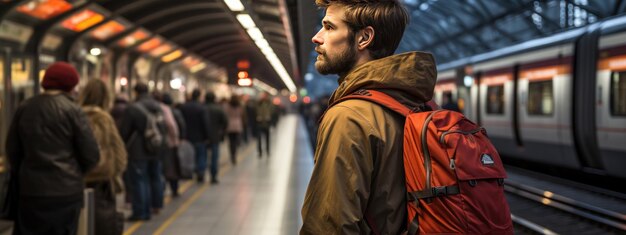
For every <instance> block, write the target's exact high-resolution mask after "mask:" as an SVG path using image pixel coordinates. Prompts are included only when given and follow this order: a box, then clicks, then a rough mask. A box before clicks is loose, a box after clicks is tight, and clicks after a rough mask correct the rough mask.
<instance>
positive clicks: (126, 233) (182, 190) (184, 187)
mask: <svg viewBox="0 0 626 235" xmlns="http://www.w3.org/2000/svg"><path fill="white" fill-rule="evenodd" d="M191 185H193V180H188V181H187V182H185V183H184V184H183V185H182V186H181V187H180V194H183V193H185V192H186V191H187V190H189V188H190V187H191ZM170 201H172V197H171V196H170V195H167V196H166V197H165V200H164V204H165V205H166V206H167V204H169V203H170ZM141 225H143V221H137V222H135V223H133V225H131V226H130V227H129V228H128V229H126V231H124V234H123V235H131V234H133V233H134V232H135V231H137V229H139V227H141Z"/></svg>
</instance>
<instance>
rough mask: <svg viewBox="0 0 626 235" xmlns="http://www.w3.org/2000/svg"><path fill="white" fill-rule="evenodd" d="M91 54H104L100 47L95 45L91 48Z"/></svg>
mask: <svg viewBox="0 0 626 235" xmlns="http://www.w3.org/2000/svg"><path fill="white" fill-rule="evenodd" d="M89 54H91V55H93V56H99V55H100V54H102V50H100V48H97V47H94V48H91V50H89Z"/></svg>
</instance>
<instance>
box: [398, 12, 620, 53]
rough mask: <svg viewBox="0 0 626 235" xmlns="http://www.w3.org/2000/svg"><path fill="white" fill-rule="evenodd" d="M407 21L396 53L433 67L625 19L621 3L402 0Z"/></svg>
mask: <svg viewBox="0 0 626 235" xmlns="http://www.w3.org/2000/svg"><path fill="white" fill-rule="evenodd" d="M402 2H403V3H404V4H405V6H406V8H407V10H408V11H409V13H410V17H411V22H410V24H409V26H408V27H407V30H406V31H405V35H404V37H403V39H402V41H401V43H400V46H399V48H398V52H404V51H412V50H420V51H429V52H431V53H433V54H434V55H435V58H436V59H437V63H438V64H442V63H446V62H450V61H453V60H456V59H461V58H465V57H468V56H472V55H476V54H480V53H484V52H488V51H492V50H497V49H500V48H504V47H507V46H510V45H514V44H517V43H520V42H523V41H527V40H531V39H536V38H541V37H544V36H549V35H552V34H555V33H558V32H563V31H566V30H569V29H572V28H576V27H581V26H584V25H587V24H591V23H594V22H597V21H600V20H602V19H604V18H608V17H612V16H616V15H620V14H624V13H625V12H626V1H623V0H601V1H596V0H543V1H535V0H402Z"/></svg>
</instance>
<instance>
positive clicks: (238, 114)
mask: <svg viewBox="0 0 626 235" xmlns="http://www.w3.org/2000/svg"><path fill="white" fill-rule="evenodd" d="M224 112H226V116H227V117H228V127H227V128H226V133H227V134H228V146H229V149H230V161H231V163H232V164H233V165H237V147H239V138H241V133H242V132H243V107H242V106H241V102H239V97H238V96H236V95H233V96H231V97H230V101H229V102H228V104H227V105H225V106H224Z"/></svg>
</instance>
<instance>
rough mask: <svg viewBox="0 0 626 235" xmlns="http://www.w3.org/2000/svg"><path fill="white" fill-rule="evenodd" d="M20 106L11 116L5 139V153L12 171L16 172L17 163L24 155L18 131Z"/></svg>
mask: <svg viewBox="0 0 626 235" xmlns="http://www.w3.org/2000/svg"><path fill="white" fill-rule="evenodd" d="M21 110H22V109H21V108H18V109H17V111H16V112H15V115H14V116H13V121H12V122H11V127H9V133H7V140H6V153H7V157H8V159H7V160H9V164H10V167H11V171H12V172H17V166H18V165H19V163H20V161H21V160H22V157H23V155H24V149H22V140H21V139H20V134H19V132H18V125H19V120H20V118H21V116H22V115H21V113H22V111H21Z"/></svg>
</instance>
